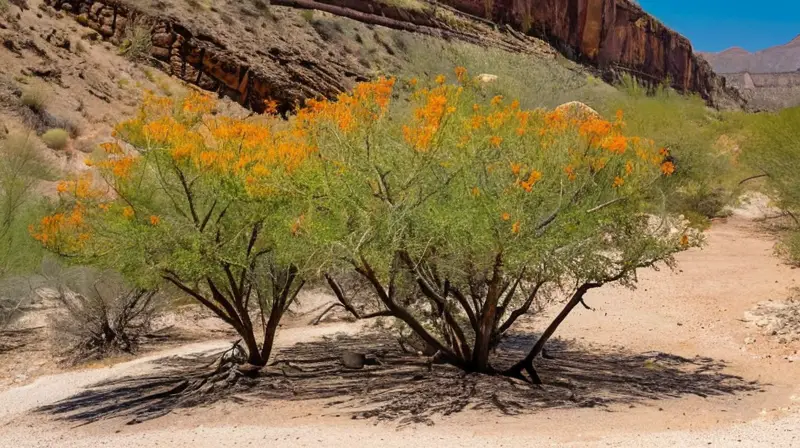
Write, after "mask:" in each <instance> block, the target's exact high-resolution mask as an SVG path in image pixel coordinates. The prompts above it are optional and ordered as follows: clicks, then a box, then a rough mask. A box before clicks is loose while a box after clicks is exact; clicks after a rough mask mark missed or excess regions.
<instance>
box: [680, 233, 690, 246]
mask: <svg viewBox="0 0 800 448" xmlns="http://www.w3.org/2000/svg"><path fill="white" fill-rule="evenodd" d="M680 244H681V247H684V248H685V247H688V246H689V236H687V235H686V234H683V235H681V241H680Z"/></svg>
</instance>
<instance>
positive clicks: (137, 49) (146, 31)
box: [119, 18, 153, 61]
mask: <svg viewBox="0 0 800 448" xmlns="http://www.w3.org/2000/svg"><path fill="white" fill-rule="evenodd" d="M152 31H153V25H152V24H151V23H150V21H148V20H147V19H144V18H134V19H132V20H131V21H130V22H128V24H127V25H126V26H125V33H124V34H123V36H124V37H123V41H122V44H121V45H120V47H119V53H120V54H121V55H124V56H125V57H126V58H128V59H130V60H132V61H142V60H146V59H148V58H149V57H150V49H151V48H152V47H153V41H152Z"/></svg>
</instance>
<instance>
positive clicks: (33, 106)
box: [20, 85, 50, 113]
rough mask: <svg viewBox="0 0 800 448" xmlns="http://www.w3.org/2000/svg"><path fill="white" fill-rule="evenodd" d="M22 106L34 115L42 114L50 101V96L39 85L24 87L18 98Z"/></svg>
mask: <svg viewBox="0 0 800 448" xmlns="http://www.w3.org/2000/svg"><path fill="white" fill-rule="evenodd" d="M20 101H21V102H22V105H24V106H26V107H28V108H29V109H30V110H32V111H34V112H36V113H43V112H44V111H45V110H46V109H47V104H48V103H49V101H50V94H49V93H48V92H47V90H46V89H45V88H44V87H43V86H40V85H34V86H29V87H26V88H25V89H24V90H23V91H22V96H21V97H20Z"/></svg>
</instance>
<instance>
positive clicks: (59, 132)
mask: <svg viewBox="0 0 800 448" xmlns="http://www.w3.org/2000/svg"><path fill="white" fill-rule="evenodd" d="M42 141H43V142H44V144H45V145H47V147H48V148H50V149H56V150H59V149H64V148H65V147H66V146H67V142H69V132H67V131H65V130H64V129H60V128H56V129H50V130H49V131H47V132H45V133H44V134H42Z"/></svg>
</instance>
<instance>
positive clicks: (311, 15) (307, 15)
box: [300, 9, 314, 23]
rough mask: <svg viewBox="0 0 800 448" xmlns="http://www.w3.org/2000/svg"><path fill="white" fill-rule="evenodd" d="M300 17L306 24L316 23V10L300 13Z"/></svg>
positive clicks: (306, 10)
mask: <svg viewBox="0 0 800 448" xmlns="http://www.w3.org/2000/svg"><path fill="white" fill-rule="evenodd" d="M300 17H302V18H303V20H305V21H306V22H308V23H311V22H313V21H314V10H313V9H305V10H303V11H302V12H301V13H300Z"/></svg>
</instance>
